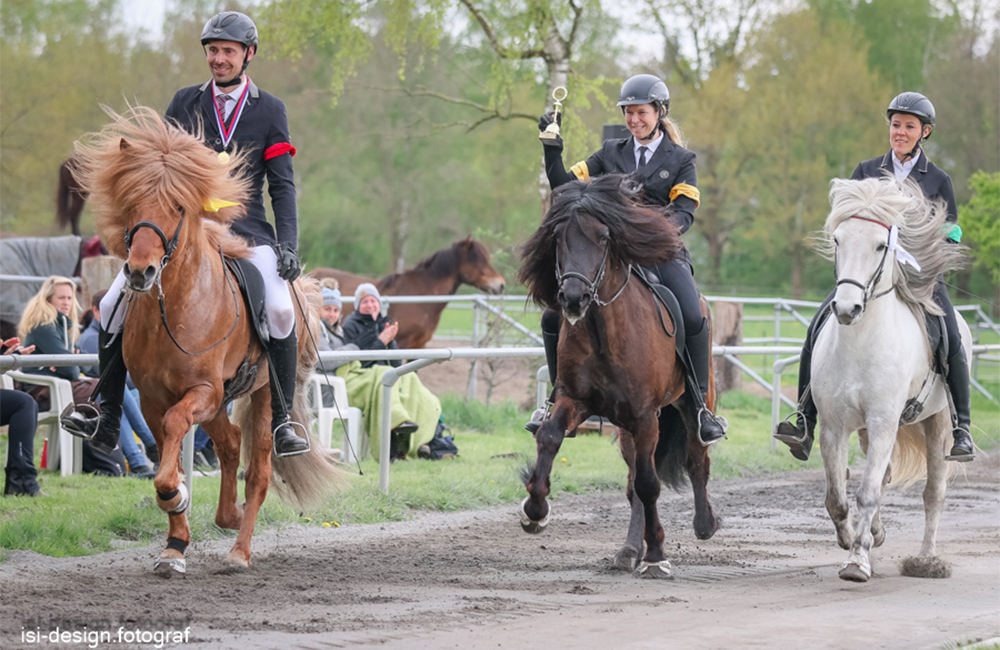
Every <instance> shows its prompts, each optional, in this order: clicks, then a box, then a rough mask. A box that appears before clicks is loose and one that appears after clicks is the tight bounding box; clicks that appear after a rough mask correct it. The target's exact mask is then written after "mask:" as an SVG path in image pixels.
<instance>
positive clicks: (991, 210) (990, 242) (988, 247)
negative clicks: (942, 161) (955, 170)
mask: <svg viewBox="0 0 1000 650" xmlns="http://www.w3.org/2000/svg"><path fill="white" fill-rule="evenodd" d="M969 187H970V188H971V189H972V198H971V199H969V202H968V203H966V204H965V205H963V206H961V207H960V208H959V209H958V222H959V224H960V225H961V226H962V231H963V235H964V237H963V239H964V240H965V241H966V243H969V244H972V245H973V247H974V249H975V251H976V264H977V265H979V266H982V267H983V268H985V269H986V270H987V271H989V273H990V277H992V278H993V282H995V283H997V284H1000V172H997V173H994V174H987V173H986V172H983V171H978V172H976V173H975V174H973V175H972V178H970V179H969Z"/></svg>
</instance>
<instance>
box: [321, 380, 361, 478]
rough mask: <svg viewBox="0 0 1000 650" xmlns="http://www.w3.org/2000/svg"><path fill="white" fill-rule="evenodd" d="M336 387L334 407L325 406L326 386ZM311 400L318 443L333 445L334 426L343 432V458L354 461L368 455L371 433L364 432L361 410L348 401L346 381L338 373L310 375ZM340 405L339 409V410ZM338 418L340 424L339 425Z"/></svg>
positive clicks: (326, 445)
mask: <svg viewBox="0 0 1000 650" xmlns="http://www.w3.org/2000/svg"><path fill="white" fill-rule="evenodd" d="M327 385H329V386H331V387H332V388H333V399H334V402H335V406H323V388H322V387H323V386H327ZM309 399H310V400H311V404H313V406H314V408H315V409H316V414H317V417H316V420H317V432H318V434H319V442H320V444H321V445H323V448H324V449H329V448H330V447H331V446H332V442H333V435H334V427H336V428H337V429H338V430H343V431H344V439H343V443H342V444H341V447H342V449H343V456H342V459H343V460H344V461H345V462H348V463H353V462H355V461H356V460H357V459H358V457H359V456H360V457H362V458H363V457H364V456H366V455H367V454H368V436H366V435H362V434H363V427H362V424H361V423H362V418H363V414H362V413H361V409H359V408H357V407H356V406H349V405H348V403H347V383H346V382H345V381H344V379H343V378H342V377H338V376H336V375H332V374H330V375H320V374H314V375H313V376H312V377H310V378H309ZM338 407H339V410H338ZM338 421H339V424H338Z"/></svg>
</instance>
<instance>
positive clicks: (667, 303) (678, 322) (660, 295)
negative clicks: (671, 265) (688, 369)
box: [636, 269, 687, 359]
mask: <svg viewBox="0 0 1000 650" xmlns="http://www.w3.org/2000/svg"><path fill="white" fill-rule="evenodd" d="M647 274H648V275H647ZM636 275H637V276H639V279H640V280H642V283H643V284H645V285H646V286H647V287H648V288H649V290H650V291H652V292H653V295H654V296H656V298H657V299H658V300H659V302H660V304H661V305H662V306H664V307H666V309H667V313H668V314H670V319H671V320H672V321H673V322H674V331H673V332H672V334H673V336H674V339H675V341H674V345H675V346H676V348H677V355H678V356H679V357H680V358H681V359H684V358H685V356H684V350H685V348H686V347H687V346H686V344H685V341H686V338H685V332H684V319H683V318H681V304H680V303H679V302H677V296H675V295H674V292H673V291H671V290H670V289H668V288H667V287H665V286H664V285H662V284H660V283H659V277H657V276H656V274H655V273H654V272H653V271H651V270H650V269H641V270H639V271H636ZM668 334H671V332H668Z"/></svg>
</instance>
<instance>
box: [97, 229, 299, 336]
mask: <svg viewBox="0 0 1000 650" xmlns="http://www.w3.org/2000/svg"><path fill="white" fill-rule="evenodd" d="M250 250H251V255H250V262H251V263H252V264H253V265H254V266H256V267H257V270H258V271H260V275H261V277H262V278H264V311H265V312H266V313H267V323H268V329H269V330H270V333H271V337H272V338H275V339H284V338H288V335H289V334H291V333H292V330H293V329H294V328H295V307H294V305H293V304H292V295H291V293H290V291H289V287H288V282H286V281H285V280H282V279H281V276H279V275H278V258H277V257H276V256H275V254H274V249H273V248H271V247H270V246H257V247H255V248H252V249H250ZM124 288H125V272H124V270H122V271H119V272H118V277H116V278H115V281H114V282H112V283H111V286H110V287H108V293H107V295H105V296H104V298H102V299H101V328H102V329H104V331H105V332H117V331H118V330H119V329H120V328H121V326H122V319H123V318H124V317H125V309H124V308H122V307H119V309H118V311H117V313H115V314H114V320H112V319H111V310H112V309H114V307H115V302H116V301H117V300H118V296H119V295H120V294H121V292H122V290H123V289H124Z"/></svg>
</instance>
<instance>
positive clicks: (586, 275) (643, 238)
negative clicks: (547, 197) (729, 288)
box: [518, 174, 681, 321]
mask: <svg viewBox="0 0 1000 650" xmlns="http://www.w3.org/2000/svg"><path fill="white" fill-rule="evenodd" d="M680 249H681V239H680V234H679V230H678V228H677V227H676V226H675V225H674V224H673V223H672V222H670V221H669V220H668V219H667V217H666V216H664V214H663V213H662V212H660V211H658V210H655V209H652V208H648V207H645V206H643V205H642V204H640V203H639V200H638V197H637V196H636V193H635V191H634V190H633V188H632V187H631V186H630V185H629V182H628V177H627V176H623V175H620V174H608V175H605V176H600V177H598V178H597V179H595V180H593V181H591V182H589V183H582V182H572V183H567V184H566V185H563V186H561V187H559V188H557V189H556V191H554V192H553V193H552V207H551V208H549V211H548V213H547V214H546V215H545V219H544V220H543V221H542V225H541V227H540V228H539V229H538V230H537V231H536V232H535V234H534V235H532V236H531V238H529V239H528V241H527V242H526V243H525V245H524V249H523V250H522V253H521V258H522V260H523V263H522V265H521V269H520V271H519V272H518V279H519V280H520V281H521V282H522V283H524V284H525V285H526V286H527V287H528V293H529V295H530V296H531V298H532V299H533V300H534V301H535V302H536V303H537V304H538V305H540V306H543V307H547V308H549V309H558V310H561V311H562V312H563V315H564V316H565V317H566V318H568V319H570V320H571V321H575V320H577V319H579V318H582V317H583V316H584V315H585V313H586V311H587V307H588V306H589V305H590V303H591V302H593V301H594V300H595V298H596V299H598V300H600V298H599V297H598V292H599V291H600V290H601V286H602V282H603V281H604V280H606V279H608V278H611V277H615V278H618V279H619V281H624V280H625V279H626V278H627V276H626V275H625V273H626V272H627V268H628V266H629V265H630V264H631V265H638V266H653V265H655V264H660V263H663V262H667V261H669V260H671V259H673V258H674V257H675V256H676V255H677V253H678V252H679V251H680ZM616 290H617V288H612V289H611V291H612V292H613V291H616ZM610 295H611V294H610V293H609V294H608V296H606V298H607V297H609V296H610Z"/></svg>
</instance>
